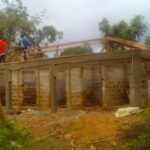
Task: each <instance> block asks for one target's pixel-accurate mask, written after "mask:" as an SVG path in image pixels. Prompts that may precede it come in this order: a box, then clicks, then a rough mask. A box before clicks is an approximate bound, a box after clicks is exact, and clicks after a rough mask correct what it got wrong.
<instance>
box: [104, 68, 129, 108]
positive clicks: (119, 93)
mask: <svg viewBox="0 0 150 150" xmlns="http://www.w3.org/2000/svg"><path fill="white" fill-rule="evenodd" d="M102 68H104V66H103V67H102ZM102 86H103V87H102V88H103V93H102V95H103V106H106V107H107V106H117V105H122V104H126V103H128V98H127V93H126V90H127V86H128V82H127V79H126V69H125V67H124V65H107V66H105V71H104V72H103V85H102Z"/></svg>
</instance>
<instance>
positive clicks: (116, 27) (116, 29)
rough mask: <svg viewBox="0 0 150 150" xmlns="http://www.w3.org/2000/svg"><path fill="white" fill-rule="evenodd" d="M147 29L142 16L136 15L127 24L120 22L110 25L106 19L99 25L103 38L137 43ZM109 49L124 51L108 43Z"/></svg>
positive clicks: (120, 47)
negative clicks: (110, 37) (108, 37)
mask: <svg viewBox="0 0 150 150" xmlns="http://www.w3.org/2000/svg"><path fill="white" fill-rule="evenodd" d="M146 29H147V24H146V23H145V22H144V17H143V16H142V15H137V16H135V17H133V18H132V20H131V21H130V22H129V23H127V22H125V21H123V20H122V21H120V22H119V23H116V24H112V25H110V24H109V22H108V20H107V19H106V18H104V19H102V21H101V22H100V23H99V30H100V31H101V32H102V33H104V35H105V36H112V37H118V38H122V39H126V40H132V41H139V40H140V38H141V37H142V36H143V35H144V33H145V32H146ZM110 47H111V49H125V47H123V46H119V45H118V44H114V43H112V42H110Z"/></svg>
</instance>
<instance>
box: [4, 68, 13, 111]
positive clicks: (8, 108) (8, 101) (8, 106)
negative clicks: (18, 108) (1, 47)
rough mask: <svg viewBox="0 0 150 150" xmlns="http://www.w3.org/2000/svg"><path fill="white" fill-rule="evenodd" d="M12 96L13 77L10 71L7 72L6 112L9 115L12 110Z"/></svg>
mask: <svg viewBox="0 0 150 150" xmlns="http://www.w3.org/2000/svg"><path fill="white" fill-rule="evenodd" d="M11 98H12V94H11V75H10V71H9V70H6V71H5V100H6V112H7V113H9V112H10V111H11V109H12V99H11Z"/></svg>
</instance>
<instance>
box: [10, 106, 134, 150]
mask: <svg viewBox="0 0 150 150" xmlns="http://www.w3.org/2000/svg"><path fill="white" fill-rule="evenodd" d="M114 112H115V111H106V110H102V109H100V108H96V109H90V110H72V111H69V110H66V109H59V110H58V112H57V113H56V114H52V113H50V112H39V111H35V110H33V109H28V110H26V111H23V112H22V113H21V114H20V115H11V116H10V118H11V119H13V120H15V121H17V122H21V123H23V124H25V125H26V126H27V127H28V128H29V130H30V131H31V133H32V135H33V136H34V137H37V136H43V135H48V136H55V137H57V138H59V139H63V140H65V141H69V143H70V145H71V147H72V149H73V148H74V149H84V147H89V146H88V145H90V147H91V146H93V145H97V144H102V143H109V144H110V145H111V147H116V146H117V145H116V138H117V133H118V132H119V130H120V128H122V127H123V128H126V127H128V126H129V125H130V124H131V123H133V122H134V121H136V120H137V117H136V115H133V116H128V117H123V118H116V117H115V116H114ZM82 147H83V148H82ZM91 149H92V148H91Z"/></svg>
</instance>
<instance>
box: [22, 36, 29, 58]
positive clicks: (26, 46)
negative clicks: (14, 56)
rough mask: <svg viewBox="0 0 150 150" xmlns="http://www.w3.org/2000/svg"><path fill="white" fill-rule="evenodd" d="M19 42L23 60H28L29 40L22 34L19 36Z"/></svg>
mask: <svg viewBox="0 0 150 150" xmlns="http://www.w3.org/2000/svg"><path fill="white" fill-rule="evenodd" d="M20 42H21V45H22V47H23V54H22V55H23V59H24V60H27V59H28V49H29V40H28V38H27V37H26V36H25V35H24V34H21V38H20Z"/></svg>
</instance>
